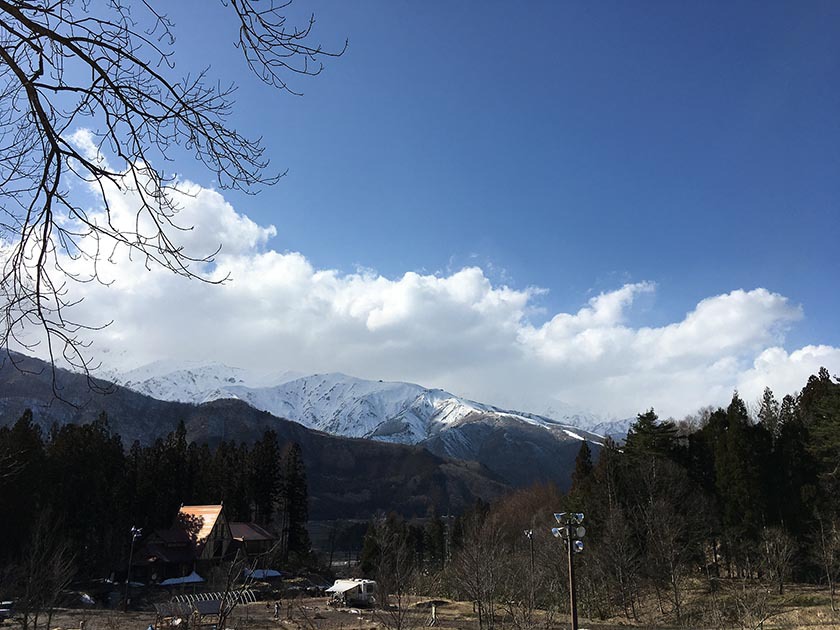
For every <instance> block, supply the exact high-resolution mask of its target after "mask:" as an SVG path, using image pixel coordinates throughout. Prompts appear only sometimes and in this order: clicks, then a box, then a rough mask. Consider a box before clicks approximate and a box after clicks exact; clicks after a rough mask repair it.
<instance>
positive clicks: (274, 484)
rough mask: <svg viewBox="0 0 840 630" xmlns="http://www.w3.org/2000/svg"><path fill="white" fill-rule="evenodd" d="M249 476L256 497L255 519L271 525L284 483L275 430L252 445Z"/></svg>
mask: <svg viewBox="0 0 840 630" xmlns="http://www.w3.org/2000/svg"><path fill="white" fill-rule="evenodd" d="M249 476H250V480H249V482H250V487H251V493H252V494H253V498H254V520H255V521H256V522H257V523H260V524H261V525H269V524H270V523H271V521H272V520H273V518H274V508H275V505H276V503H277V501H278V500H279V498H280V489H281V484H282V475H281V457H280V446H279V445H278V443H277V434H276V433H275V432H274V431H266V432H265V434H264V435H263V438H262V439H261V440H259V441H258V442H256V443H254V445H253V446H252V447H251V452H250V457H249Z"/></svg>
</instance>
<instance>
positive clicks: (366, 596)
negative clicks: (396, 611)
mask: <svg viewBox="0 0 840 630" xmlns="http://www.w3.org/2000/svg"><path fill="white" fill-rule="evenodd" d="M326 592H327V593H330V594H331V595H332V600H331V601H330V603H331V604H333V605H340V606H360V607H361V606H373V605H374V604H375V603H376V582H375V581H374V580H364V579H361V578H351V579H347V580H336V581H335V584H333V585H332V586H331V587H329V588H328V589H327V590H326Z"/></svg>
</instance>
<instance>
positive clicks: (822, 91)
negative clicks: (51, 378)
mask: <svg viewBox="0 0 840 630" xmlns="http://www.w3.org/2000/svg"><path fill="white" fill-rule="evenodd" d="M167 9H168V10H169V11H170V13H169V15H170V17H171V18H172V19H173V21H174V22H175V24H176V26H175V29H174V32H175V34H176V36H177V42H176V45H175V51H176V60H177V67H176V73H179V74H185V73H187V72H190V71H191V72H195V71H197V70H200V69H202V68H204V67H205V66H207V65H209V66H211V71H210V75H211V76H213V77H218V78H219V79H220V80H221V82H222V83H223V84H225V83H227V82H230V81H235V82H236V83H237V84H238V85H239V91H238V93H237V106H236V108H235V111H234V114H233V115H232V117H231V119H230V123H231V125H232V126H234V127H236V128H237V129H238V130H240V131H242V132H244V133H246V134H248V135H251V136H262V137H263V139H264V144H265V146H266V149H267V154H268V155H269V156H270V158H271V159H272V163H273V166H274V168H276V169H278V170H285V169H288V171H289V172H288V174H287V176H286V177H285V178H283V179H282V180H281V181H280V183H278V184H277V185H275V186H273V187H271V188H268V189H265V190H263V191H262V192H261V193H260V194H259V195H257V196H246V195H243V194H238V193H235V192H232V191H221V195H219V194H218V193H216V192H214V191H213V190H212V189H213V188H214V182H213V179H212V176H211V175H210V174H208V173H207V172H206V171H204V170H202V169H201V168H200V166H199V165H197V164H195V163H193V162H191V161H190V160H189V159H187V156H186V155H177V156H176V160H175V162H174V164H173V168H174V169H175V170H176V171H177V172H178V173H179V174H181V175H182V176H183V178H185V179H188V180H190V181H192V182H194V183H195V184H196V185H198V186H199V187H201V190H202V191H204V192H206V193H207V194H206V195H204V196H201V199H202V203H203V204H204V205H203V206H202V204H193V203H192V202H190V203H188V204H187V205H188V206H189V212H194V213H195V214H189V212H188V213H187V216H192V217H194V222H195V224H196V226H197V228H200V229H203V236H202V237H201V238H202V239H204V240H202V241H201V243H205V242H206V243H210V244H214V243H218V242H221V243H222V245H223V246H224V247H225V248H226V250H225V251H227V252H228V253H229V254H230V258H229V259H228V260H222V261H221V262H223V263H227V264H229V265H230V267H231V268H233V269H234V270H238V272H239V274H240V275H239V277H238V280H236V278H237V276H236V274H234V278H235V281H237V282H239V285H237V286H236V287H234V288H233V289H231V290H228V293H225V292H224V290H223V291H220V292H218V293H215V294H209V293H204V291H205V288H204V287H202V288H201V289H200V291H201V293H200V295H199V293H195V296H194V302H195V303H197V304H198V303H200V304H205V305H206V306H205V307H206V308H207V309H210V308H213V309H216V311H217V312H221V311H225V313H226V316H227V317H230V318H231V319H230V322H232V323H231V324H230V327H233V328H235V327H236V325H237V322H238V323H239V325H241V326H242V330H243V332H242V333H241V336H240V337H237V335H236V334H233V333H232V332H231V328H230V327H229V328H228V330H227V332H226V334H225V335H224V337H226V338H230V339H238V340H239V341H238V342H237V343H238V344H239V345H238V347H236V348H234V347H233V346H231V347H227V346H225V343H224V340H222V341H220V340H219V339H218V336H213V333H212V332H211V331H206V332H205V335H210V336H213V344H212V349H213V352H210V351H209V350H208V347H209V346H210V345H211V344H208V339H207V337H206V336H205V337H202V336H201V335H200V334H199V332H198V331H197V330H196V329H195V325H194V321H195V313H192V318H187V317H186V315H184V319H183V321H182V322H181V327H180V328H179V327H178V325H177V322H176V321H175V320H177V319H178V317H179V314H178V313H175V314H173V315H172V317H173V321H169V322H168V323H167V327H168V328H171V330H172V331H174V332H173V333H172V335H175V336H174V337H173V336H171V335H170V336H166V335H164V334H163V333H162V332H160V330H159V329H160V328H161V327H156V328H154V330H151V329H150V328H149V327H148V322H150V321H152V319H153V318H152V317H151V316H150V315H149V313H147V312H146V307H148V308H149V309H151V306H150V305H151V304H153V302H154V300H152V299H151V298H150V297H149V295H144V296H143V299H144V302H143V305H142V307H138V308H140V311H141V312H143V313H144V314H145V317H146V319H142V318H140V317H137V316H136V313H135V312H134V311H131V309H129V308H127V307H123V313H122V316H123V318H124V319H123V320H122V321H123V322H128V323H125V324H122V325H121V324H120V321H121V320H119V319H118V318H117V321H116V322H115V324H114V326H112V327H111V328H110V329H108V331H107V332H106V333H105V335H106V341H105V343H104V345H105V346H107V345H108V344H110V345H111V346H112V347H114V346H116V345H118V344H119V343H123V342H124V341H125V340H126V339H127V338H129V337H130V336H131V335H136V334H137V333H138V331H142V332H143V339H144V348H145V350H147V354H149V356H148V358H149V359H153V358H158V355H159V354H160V353H162V352H164V351H169V352H171V353H173V354H178V355H179V356H181V357H182V358H201V357H197V355H201V356H202V357H204V358H208V359H209V358H212V359H217V360H224V361H228V362H231V363H237V362H238V363H240V364H241V363H248V362H251V363H255V364H258V365H261V366H264V367H266V366H276V364H277V363H282V364H283V365H282V367H284V368H286V369H297V370H301V371H332V370H342V371H345V372H348V373H351V374H355V375H358V376H362V377H371V378H374V377H376V378H383V377H384V378H392V379H401V380H414V381H417V382H421V383H423V384H425V385H430V386H438V387H444V388H447V389H450V390H451V391H455V392H456V393H459V394H463V395H468V396H473V397H475V398H478V399H482V400H484V401H486V402H491V403H496V404H508V405H516V406H519V407H521V408H530V409H531V410H534V411H537V412H540V411H543V410H544V409H545V408H546V407H547V406H551V405H553V404H558V403H560V402H565V403H569V404H573V405H576V406H579V407H589V408H595V407H598V408H599V409H600V410H601V411H603V412H605V413H611V414H618V415H622V414H626V415H629V414H631V413H636V412H638V411H640V410H643V409H646V408H647V407H649V406H651V405H654V406H657V408H662V409H664V410H665V412H667V413H669V414H680V413H687V412H690V411H691V410H692V409H696V408H697V406H699V405H700V404H708V403H718V402H725V400H726V398H727V397H728V396H729V395H731V392H732V390H733V389H734V388H736V387H737V388H739V389H740V390H742V391H746V392H747V393H748V395H749V396H757V395H758V393H760V387H763V385H764V384H770V385H773V386H774V388H780V390H779V394H780V395H781V394H784V393H788V392H789V391H794V390H795V389H796V388H798V387H801V386H802V384H804V380H805V378H807V375H808V374H809V373H811V372H812V371H814V370H815V367H818V366H819V365H820V364H826V363H827V364H828V365H827V367H829V369H831V370H832V371H833V372H835V373H836V372H837V371H840V348H838V346H840V332H839V331H838V327H837V325H836V321H837V317H836V313H837V312H838V309H840V292H839V291H838V290H837V285H838V283H837V278H838V272H839V271H840V265H838V256H837V251H836V250H837V243H838V242H840V227H838V226H840V221H838V219H840V208H838V204H840V177H838V175H839V174H840V116H838V113H839V112H840V80H838V78H840V4H838V3H836V2H809V3H795V2H787V3H772V2H760V3H759V2H718V3H714V2H704V3H676V2H646V3H630V2H598V3H584V2H579V3H571V2H530V3H524V4H522V3H510V2H506V3H503V2H495V1H490V2H481V3H479V2H459V3H448V2H442V1H440V2H438V1H433V2H422V3H416V2H415V3H409V2H397V1H394V2H386V1H384V0H383V1H381V2H373V1H365V2H342V1H338V0H329V1H327V0H317V1H312V2H306V3H304V2H302V1H300V0H298V2H296V3H295V4H294V5H293V6H292V7H291V9H290V11H291V15H292V18H299V19H304V18H305V17H306V16H308V12H309V11H310V10H311V11H314V13H315V15H316V18H317V23H316V25H315V29H314V31H313V40H314V41H317V42H320V43H321V44H323V46H324V47H325V48H327V49H340V48H341V47H342V46H343V42H344V40H345V39H349V46H348V48H347V51H346V53H345V54H344V56H343V57H341V58H339V59H328V60H326V64H327V65H326V68H325V70H324V72H323V73H322V74H321V75H320V76H319V77H316V78H304V77H299V78H292V79H291V80H290V83H291V85H292V86H293V87H294V88H295V89H298V90H300V91H302V92H304V96H302V97H294V96H290V95H288V94H284V93H280V92H277V91H276V90H272V89H270V88H268V87H266V86H264V85H263V84H261V83H260V82H259V81H258V80H256V79H255V78H254V77H251V76H249V75H248V73H247V70H246V67H245V64H244V62H243V60H242V59H241V56H240V55H239V53H238V51H236V50H235V49H234V48H233V46H232V41H233V38H234V36H235V32H234V30H233V27H232V23H231V20H230V14H229V11H227V10H225V8H224V7H223V6H221V4H218V5H217V4H216V3H209V2H206V1H205V0H201V1H199V0H192V1H187V0H181V1H179V2H177V3H171V6H169V7H167ZM299 23H300V22H299ZM208 208H209V209H211V210H208ZM211 211H212V212H216V213H217V215H218V216H223V217H226V218H225V220H224V221H221V220H219V219H218V216H216V215H213V216H211V215H210V214H208V212H211ZM231 226H234V227H235V229H234V227H231ZM269 226H274V228H273V229H272V228H270V227H269ZM229 241H230V242H229ZM212 249H213V246H212V245H211V246H210V247H209V251H212ZM465 269H466V271H464V270H465ZM255 270H261V271H255ZM358 270H366V271H362V272H359V271H358ZM471 270H472V271H471ZM475 270H478V271H477V272H475ZM283 274H286V276H285V277H283V278H281V277H280V276H281V275H283ZM269 278H270V280H271V282H269V280H268V279H269ZM155 281H156V282H158V285H156V286H163V284H161V283H163V282H164V281H163V280H161V279H160V278H157V276H156V280H155ZM298 281H299V282H298ZM132 282H142V281H141V280H139V279H137V278H135V279H134V280H133V281H132ZM267 283H268V284H267ZM128 284H129V285H130V286H132V287H133V288H132V290H134V287H135V286H136V285H134V284H132V283H131V282H129V283H128ZM269 284H270V286H268V285H269ZM166 286H169V285H166ZM172 286H173V287H175V285H172ZM178 287H179V288H172V290H173V291H180V292H193V291H196V292H197V291H199V289H194V288H190V289H182V288H180V285H178ZM246 289H247V290H246ZM86 290H87V289H86ZM110 290H111V294H110V297H103V296H102V295H100V294H99V293H97V294H96V299H95V301H94V303H97V304H102V302H103V301H105V303H108V302H110V301H115V300H116V298H114V297H113V296H114V295H119V296H120V299H121V300H124V302H122V303H127V302H125V300H128V299H129V298H128V297H127V293H126V292H123V293H120V291H122V290H121V289H120V288H119V286H116V287H112V288H111V289H110ZM91 291H93V289H91ZM96 291H98V289H96ZM159 292H160V293H161V295H164V293H163V291H162V290H160V291H159ZM237 292H240V293H237ZM91 295H92V294H91ZM219 296H236V301H235V302H234V301H231V302H224V304H223V303H222V302H223V301H224V300H223V298H222V297H219ZM161 299H165V295H164V297H163V298H161ZM225 299H227V298H225ZM231 299H233V298H231ZM96 300H98V302H97V301H96ZM295 300H296V301H295ZM299 303H300V304H305V307H300V308H298V305H299ZM243 305H244V306H243ZM263 310H265V313H266V314H265V315H262V314H261V315H260V316H259V317H256V316H253V314H254V313H262V312H263ZM149 312H151V311H149ZM269 313H271V315H269ZM249 318H251V319H249ZM272 318H273V319H272ZM218 319H219V320H220V321H222V320H224V318H223V317H221V316H219V317H218ZM243 322H246V323H247V328H248V330H247V331H246V330H245V328H246V324H245V323H243ZM121 326H122V327H121ZM253 330H263V331H264V336H262V337H260V336H259V335H256V334H254V341H253V343H254V344H255V345H254V346H252V347H249V346H248V345H247V343H246V342H245V341H242V339H246V338H249V335H251V334H252V331H253ZM311 331H317V333H312V337H311V338H307V339H308V341H306V342H304V341H302V340H301V339H302V338H304V337H306V336H307V335H308V334H310V333H311ZM448 333H451V335H449V334H448ZM186 338H192V339H193V341H192V342H190V343H187V342H185V341H183V339H186ZM269 338H270V339H272V340H274V341H273V342H269V341H267V339H269ZM152 339H157V340H158V343H157V345H156V344H155V343H153V342H152V341H150V340H152ZM155 348H157V350H154V349H155ZM269 348H270V351H269ZM153 351H154V352H157V354H154V352H153ZM202 353H203V354H202ZM135 354H136V356H134V359H135V361H138V360H139V358H140V355H141V354H142V352H141V351H139V350H138V352H137V353H135ZM465 357H466V358H465ZM584 359H585V360H584ZM642 364H644V366H643V365H642ZM490 365H494V366H508V368H507V370H505V369H503V368H502V367H499V368H494V370H491V369H490V368H489V367H488V366H490ZM510 370H519V371H520V372H521V376H520V377H519V378H518V379H513V380H511V372H510ZM557 383H561V384H560V385H558V384H557ZM506 385H508V386H509V387H506ZM503 390H505V393H500V392H502V391H503ZM507 390H511V391H507ZM604 398H609V399H610V401H611V402H610V403H609V404H606V403H605V402H604V400H603V399H604Z"/></svg>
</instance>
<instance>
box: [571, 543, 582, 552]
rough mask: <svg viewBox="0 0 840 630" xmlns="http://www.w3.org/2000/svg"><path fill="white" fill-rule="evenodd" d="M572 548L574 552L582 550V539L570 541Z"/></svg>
mask: <svg viewBox="0 0 840 630" xmlns="http://www.w3.org/2000/svg"><path fill="white" fill-rule="evenodd" d="M572 549H573V550H574V552H575V553H580V552H581V551H583V541H582V540H575V541H574V542H572Z"/></svg>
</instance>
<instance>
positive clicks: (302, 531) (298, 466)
mask: <svg viewBox="0 0 840 630" xmlns="http://www.w3.org/2000/svg"><path fill="white" fill-rule="evenodd" d="M280 488H281V489H280V504H281V508H282V510H283V519H282V539H283V541H284V542H285V545H284V549H285V555H286V557H287V558H288V557H289V556H290V555H291V554H295V555H296V556H297V558H298V559H303V558H304V557H305V556H307V555H308V554H309V551H310V549H311V546H312V545H311V542H310V540H309V532H308V531H307V530H306V524H307V521H308V520H309V493H308V489H307V483H306V468H305V466H304V464H303V453H302V451H301V448H300V445H299V444H298V443H297V442H294V443H292V444H291V445H289V446H288V447H287V448H286V451H285V453H284V455H283V480H282V483H281V486H280Z"/></svg>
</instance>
